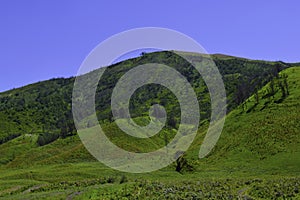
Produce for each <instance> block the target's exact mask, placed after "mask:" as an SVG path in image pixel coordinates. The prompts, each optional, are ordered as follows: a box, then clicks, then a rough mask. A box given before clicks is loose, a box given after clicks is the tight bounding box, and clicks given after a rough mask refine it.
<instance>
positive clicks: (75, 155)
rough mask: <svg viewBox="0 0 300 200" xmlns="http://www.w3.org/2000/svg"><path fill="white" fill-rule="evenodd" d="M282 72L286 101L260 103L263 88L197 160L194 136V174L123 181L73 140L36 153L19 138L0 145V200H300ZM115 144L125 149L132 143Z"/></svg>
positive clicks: (299, 74)
mask: <svg viewBox="0 0 300 200" xmlns="http://www.w3.org/2000/svg"><path fill="white" fill-rule="evenodd" d="M282 73H285V74H288V83H289V90H290V95H289V96H287V97H286V98H285V99H283V100H281V101H279V100H280V99H281V92H280V90H277V92H276V93H275V95H274V97H270V98H268V97H265V98H263V96H265V94H266V91H267V90H268V88H269V85H266V86H265V87H263V88H262V89H261V90H260V91H259V92H258V94H259V97H260V98H259V103H258V104H257V105H256V106H254V105H255V102H256V100H255V97H254V96H252V97H250V98H249V99H248V101H247V103H246V104H245V106H240V107H239V108H237V109H235V110H234V111H232V112H231V113H230V114H229V115H228V117H227V119H226V124H225V127H224V130H223V133H222V135H221V138H220V140H219V142H218V144H217V146H216V148H215V149H214V150H213V152H212V153H211V154H210V155H209V156H208V157H207V158H205V159H203V160H198V159H197V155H198V151H199V147H200V144H201V141H202V139H203V133H202V132H203V130H199V132H200V133H199V135H198V137H197V138H196V140H195V142H194V143H193V145H192V146H191V148H190V150H189V151H188V152H187V154H186V157H187V159H188V161H189V162H190V163H191V164H192V165H193V166H194V167H195V171H194V172H185V173H184V175H181V174H179V173H176V172H174V165H173V166H170V167H167V168H165V169H162V170H160V171H158V172H154V173H150V174H138V175H135V174H124V173H121V172H117V171H114V170H111V169H108V168H107V167H105V166H103V165H102V164H101V163H98V162H94V159H93V158H92V157H91V156H90V155H89V154H88V153H87V152H86V150H85V149H84V147H83V146H82V145H81V143H80V140H79V139H78V138H77V137H76V136H73V137H69V138H67V139H59V140H57V141H55V142H53V143H51V144H49V145H46V146H43V147H37V146H36V143H35V142H34V141H35V140H36V138H35V137H36V136H34V135H25V136H20V137H18V138H16V139H13V140H11V141H9V142H7V143H5V144H3V145H1V146H0V153H1V155H4V156H3V157H2V158H1V162H2V163H3V164H4V163H6V165H4V166H2V167H1V168H0V197H1V196H2V197H3V198H7V199H12V198H14V199H18V198H19V199H24V198H36V199H41V198H46V197H48V198H50V199H53V198H56V199H57V198H67V197H74V198H95V199H99V198H100V199H101V198H115V199H119V198H121V197H128V198H134V197H139V198H145V199H147V198H149V197H151V196H155V197H157V198H167V197H169V198H176V197H177V198H179V197H181V198H192V197H200V198H201V197H202V198H213V197H214V198H218V197H219V198H226V199H228V198H230V197H231V196H232V197H235V198H237V197H241V198H242V197H250V196H251V197H254V198H257V199H259V198H272V197H273V198H274V197H281V198H283V197H285V198H292V197H294V198H296V197H298V198H300V196H299V185H300V178H299V176H300V174H299V173H300V170H299V166H300V145H299V143H300V135H299V130H300V123H299V121H300V115H299V113H298V111H299V108H300V103H299V102H298V100H299V98H300V68H289V69H287V70H285V71H283V72H282ZM114 126H115V125H114V124H111V125H110V124H108V125H107V130H111V131H113V130H115V131H116V132H118V130H116V129H115V128H113V127H114ZM204 127H205V126H203V129H205V128H204ZM115 134H117V133H115ZM162 141H163V140H160V139H159V138H158V139H157V142H158V143H160V142H162ZM114 142H116V143H117V144H119V145H120V146H122V145H127V147H128V148H130V147H131V145H128V143H129V144H130V143H131V142H133V141H131V140H126V138H122V140H115V141H114ZM135 145H136V144H135ZM12 146H13V147H14V148H11V147H12ZM143 146H145V145H143ZM132 148H133V149H132V150H134V148H135V146H132ZM145 148H148V147H147V146H146V147H145ZM122 177H123V178H122ZM124 177H126V179H128V182H126V180H125V178H124ZM121 180H122V181H121ZM123 181H125V182H126V183H123V184H120V182H123ZM9 194H11V195H9ZM297 195H298V196H297Z"/></svg>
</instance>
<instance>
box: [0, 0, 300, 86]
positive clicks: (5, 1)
mask: <svg viewBox="0 0 300 200" xmlns="http://www.w3.org/2000/svg"><path fill="white" fill-rule="evenodd" d="M299 8H300V1H298V0H286V1H283V0H265V1H261V0H260V1H259V0H245V1H241V0H226V1H225V0H224V1H222V0H209V1H208V0H188V1H174V0H172V1H171V0H151V1H146V0H139V1H137V0H127V1H122V0H118V1H117V0H43V1H40V0H26V1H22V0H1V1H0V73H1V75H0V91H5V90H8V89H12V88H17V87H21V86H24V85H27V84H30V83H34V82H37V81H42V80H47V79H50V78H54V77H70V76H75V75H76V73H77V71H78V69H79V67H80V65H81V63H82V61H83V60H84V58H85V57H86V56H87V55H88V54H89V52H90V51H91V50H92V49H93V48H95V47H96V46H97V45H98V44H99V43H100V42H102V41H103V40H105V39H107V38H108V37H110V36H112V35H114V34H117V33H119V32H122V31H126V30H129V29H132V28H140V27H149V26H150V27H163V28H169V29H174V30H176V31H180V32H182V33H184V34H186V35H188V36H190V37H192V38H193V39H195V40H196V41H197V42H198V43H200V44H201V45H202V46H203V47H204V48H205V49H206V51H207V52H208V53H222V54H229V55H234V56H240V57H246V58H251V59H263V60H273V61H276V60H282V61H285V62H300V38H299V37H300V15H299Z"/></svg>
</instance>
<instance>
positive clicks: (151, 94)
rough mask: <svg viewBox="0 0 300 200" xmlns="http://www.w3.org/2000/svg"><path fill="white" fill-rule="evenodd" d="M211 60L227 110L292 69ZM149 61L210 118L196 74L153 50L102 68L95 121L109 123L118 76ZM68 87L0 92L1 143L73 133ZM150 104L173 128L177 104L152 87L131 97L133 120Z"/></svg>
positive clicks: (46, 84)
mask: <svg viewBox="0 0 300 200" xmlns="http://www.w3.org/2000/svg"><path fill="white" fill-rule="evenodd" d="M186 56H189V57H190V59H191V60H193V61H194V63H195V64H197V62H199V60H201V55H195V54H192V53H190V54H187V55H186ZM212 58H213V59H214V61H215V63H216V65H217V67H218V68H219V71H220V73H221V75H222V77H223V80H224V83H225V88H226V93H227V102H228V106H227V110H228V111H231V110H233V109H234V108H236V107H237V106H238V105H239V104H241V103H242V102H243V101H244V100H246V99H247V98H248V97H249V96H251V95H252V94H253V93H254V92H255V91H256V90H257V89H258V88H260V87H262V86H263V85H264V84H266V83H267V82H268V81H270V80H271V79H272V77H274V76H276V75H277V74H278V72H279V71H281V70H283V69H285V68H287V67H289V66H291V64H287V63H283V62H266V61H253V60H248V59H244V58H235V57H230V56H225V55H223V56H216V55H213V56H212ZM151 62H152V63H163V64H166V65H168V66H170V67H173V68H175V69H176V70H177V71H179V72H180V73H181V74H182V75H184V76H185V77H186V78H187V80H188V81H189V82H190V84H191V85H192V87H193V88H194V90H195V92H196V95H197V98H198V100H199V106H200V107H201V117H202V120H205V119H209V117H210V99H209V93H208V90H207V87H206V85H205V83H204V81H203V80H202V78H201V76H200V74H199V73H198V72H197V71H196V70H195V69H194V68H193V67H192V66H191V65H190V64H189V63H187V62H186V61H185V60H183V59H182V58H181V57H179V56H178V55H176V54H174V53H172V52H155V53H149V54H145V55H143V56H141V57H138V58H134V59H130V60H126V61H123V62H120V63H117V64H114V65H112V66H109V67H107V70H106V71H105V73H104V75H103V76H102V78H101V80H100V82H99V85H98V89H97V93H96V110H97V116H98V119H99V121H100V122H107V121H110V122H111V121H113V118H112V113H111V109H110V98H111V94H112V90H113V88H114V86H115V84H116V83H117V81H118V80H119V78H120V77H121V76H122V75H123V74H125V73H126V72H127V71H128V70H130V69H132V68H134V67H135V66H137V65H142V64H145V63H151ZM91 73H93V72H91ZM73 84H74V78H68V79H64V78H56V79H51V80H48V81H43V82H39V83H35V84H32V85H28V86H25V87H22V88H18V89H14V90H11V91H7V92H4V93H0V119H1V129H0V143H4V142H6V141H8V140H9V139H12V138H14V137H15V136H18V135H20V134H45V133H47V135H45V136H44V137H43V138H42V139H41V142H40V144H41V145H44V144H47V143H49V142H51V141H53V140H55V139H57V138H58V137H59V136H61V137H66V136H69V135H72V134H75V127H74V123H73V118H72V112H71V100H72V89H73ZM153 103H159V104H161V105H163V106H164V107H165V108H166V111H167V113H168V117H169V119H168V125H169V126H170V127H173V128H176V126H177V125H176V124H178V122H179V120H180V119H179V118H180V109H179V106H178V102H177V100H176V98H175V96H174V94H172V93H171V92H170V91H169V90H167V89H165V88H163V87H161V86H158V85H155V84H150V85H147V86H144V87H142V88H140V89H138V90H137V91H136V92H135V93H134V95H133V97H132V98H131V108H130V110H131V115H132V116H133V117H134V118H135V117H145V116H148V110H149V108H150V106H151V105H152V104H153ZM12 136H14V137H12Z"/></svg>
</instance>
